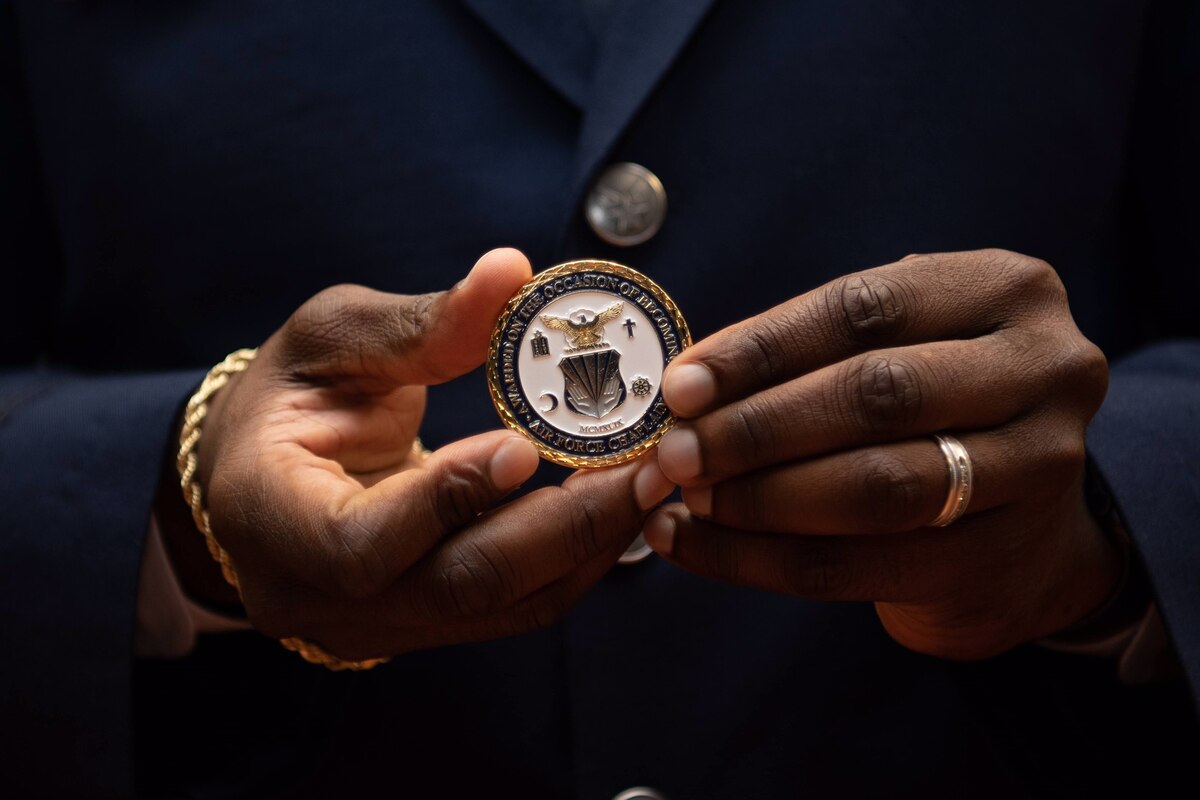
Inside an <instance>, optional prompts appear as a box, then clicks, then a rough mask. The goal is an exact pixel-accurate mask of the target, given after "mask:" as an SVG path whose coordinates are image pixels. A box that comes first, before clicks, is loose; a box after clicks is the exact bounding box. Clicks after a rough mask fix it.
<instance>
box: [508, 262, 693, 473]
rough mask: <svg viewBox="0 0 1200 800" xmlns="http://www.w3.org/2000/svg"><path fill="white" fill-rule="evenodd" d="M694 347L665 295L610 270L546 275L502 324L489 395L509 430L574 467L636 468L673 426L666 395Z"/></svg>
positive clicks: (581, 268)
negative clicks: (671, 372)
mask: <svg viewBox="0 0 1200 800" xmlns="http://www.w3.org/2000/svg"><path fill="white" fill-rule="evenodd" d="M691 343H692V339H691V334H690V333H689V332H688V327H687V323H685V322H684V320H683V315H682V314H680V312H679V309H678V307H676V305H675V303H674V302H673V301H672V300H671V298H670V297H668V296H667V294H666V292H664V291H663V290H662V288H661V287H659V285H658V284H656V283H655V282H654V281H652V280H650V279H649V278H647V277H646V276H645V275H643V274H641V273H640V272H638V271H636V270H634V269H631V268H629V267H626V266H623V265H621V264H615V263H613V262H611V261H572V262H569V263H567V264H560V265H559V266H556V267H551V268H550V269H548V270H545V271H544V272H541V273H538V274H537V275H535V276H534V278H533V280H531V281H530V282H529V283H527V284H526V285H525V286H524V287H522V289H521V291H519V292H518V293H517V295H516V296H515V297H513V299H512V300H510V301H509V303H508V305H507V306H506V307H505V309H504V313H503V314H501V316H500V319H499V320H498V321H497V323H496V330H495V335H494V336H493V338H492V347H491V352H490V354H489V358H488V387H489V389H490V390H491V394H492V401H493V402H494V403H495V405H496V410H497V411H498V412H499V413H500V418H501V419H502V420H504V423H505V424H506V425H507V426H508V427H510V428H512V429H514V430H517V431H520V432H521V433H523V434H524V435H526V436H528V437H529V438H530V439H531V440H532V441H533V443H534V444H535V445H537V448H538V450H539V452H541V454H542V457H543V458H546V459H549V460H550V461H553V462H555V463H558V464H564V465H566V466H569V467H576V468H580V467H605V466H610V465H613V464H620V463H622V462H625V461H629V460H631V459H634V458H637V457H638V456H639V455H641V454H642V453H645V452H646V451H648V450H650V449H651V448H653V447H654V446H655V445H657V444H658V442H659V440H660V439H661V438H662V436H663V434H664V433H666V432H667V430H668V429H669V428H670V427H671V426H672V425H673V424H674V422H675V420H674V418H673V417H672V416H671V412H670V411H669V410H668V409H667V406H666V404H665V403H664V402H663V399H662V393H661V392H660V391H659V388H658V387H659V385H660V384H661V383H662V374H663V370H664V369H666V366H667V364H669V363H671V361H672V360H673V359H674V358H675V357H676V356H678V355H679V354H680V353H681V352H683V349H684V348H685V347H688V346H689V345H690V344H691Z"/></svg>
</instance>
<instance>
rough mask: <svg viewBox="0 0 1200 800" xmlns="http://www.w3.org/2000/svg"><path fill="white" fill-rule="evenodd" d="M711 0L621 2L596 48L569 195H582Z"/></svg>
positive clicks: (712, 0) (690, 34)
mask: <svg viewBox="0 0 1200 800" xmlns="http://www.w3.org/2000/svg"><path fill="white" fill-rule="evenodd" d="M566 1H567V2H570V1H571V0H566ZM575 2H576V3H578V0H575ZM713 2H714V0H644V1H642V0H633V1H632V2H622V3H621V8H620V10H619V11H618V12H617V18H616V19H614V21H613V23H614V24H613V25H611V26H610V28H609V32H608V35H607V36H606V37H605V40H604V41H603V42H602V43H601V49H600V52H599V54H598V60H597V63H596V67H595V73H594V77H593V79H592V85H591V97H590V100H589V102H588V104H587V107H586V111H585V114H584V121H583V130H582V132H581V134H580V139H579V151H578V157H577V160H576V171H575V175H574V176H573V178H574V182H573V189H574V194H573V196H574V197H579V196H581V194H582V193H583V191H584V188H585V187H586V184H587V181H588V180H589V179H590V177H591V175H592V173H593V172H594V171H595V169H596V167H597V166H598V165H599V163H600V162H601V160H602V159H604V158H605V156H607V155H608V153H609V151H610V150H611V149H612V147H613V145H614V144H615V143H616V140H617V138H618V137H620V135H621V134H622V133H623V132H624V130H625V128H626V127H627V126H628V125H629V122H630V120H632V119H633V116H634V115H635V114H636V113H637V111H638V109H639V108H641V106H642V104H643V103H644V102H645V101H646V98H647V97H649V96H650V93H651V91H653V89H654V87H655V86H657V85H658V83H659V81H660V80H662V77H663V76H664V75H665V74H666V72H667V70H668V69H670V67H671V64H672V63H673V62H674V61H675V58H676V57H677V56H678V55H679V53H680V51H681V50H682V49H683V46H684V45H685V44H686V43H687V41H688V39H689V38H691V36H692V34H693V33H694V32H695V30H696V28H697V27H698V26H699V24H700V22H701V20H703V19H704V15H705V14H706V13H707V12H708V10H709V8H710V7H711V6H712V4H713Z"/></svg>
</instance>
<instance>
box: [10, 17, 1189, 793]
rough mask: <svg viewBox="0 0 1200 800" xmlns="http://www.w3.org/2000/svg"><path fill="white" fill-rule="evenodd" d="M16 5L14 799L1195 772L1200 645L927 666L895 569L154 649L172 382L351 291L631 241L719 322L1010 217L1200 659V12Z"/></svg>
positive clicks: (666, 574)
mask: <svg viewBox="0 0 1200 800" xmlns="http://www.w3.org/2000/svg"><path fill="white" fill-rule="evenodd" d="M0 10H2V13H0V166H2V167H3V169H4V172H3V175H2V179H3V180H2V183H0V203H2V204H3V211H4V212H5V213H3V214H2V215H0V226H2V227H0V231H2V232H3V236H0V270H2V280H3V284H2V285H0V370H2V371H3V373H2V375H0V418H2V421H0V537H2V538H0V543H2V545H0V546H2V549H0V564H2V566H0V570H2V572H0V574H2V575H3V579H2V581H0V652H3V653H4V654H5V658H4V659H3V661H2V663H0V702H2V703H3V708H2V712H3V717H2V719H3V723H4V734H3V740H2V745H3V747H2V749H0V752H2V753H3V757H2V758H0V772H2V775H0V785H3V786H4V787H5V793H6V795H10V796H16V797H34V796H39V795H42V796H54V797H99V796H127V795H128V794H129V792H130V791H131V788H130V787H131V785H132V784H131V781H132V780H133V779H134V776H135V775H136V780H137V784H138V787H139V789H140V793H141V794H142V795H144V796H150V797H198V798H225V797H254V798H262V797H288V798H297V797H318V796H319V797H338V796H355V795H357V794H365V793H368V792H370V793H372V794H378V793H380V792H387V793H388V794H392V795H400V796H424V795H435V796H445V797H462V796H469V797H485V796H498V797H512V796H521V797H581V798H587V799H588V800H591V799H592V798H597V799H598V798H608V797H612V796H613V795H615V794H616V793H617V792H618V791H620V790H621V789H623V788H626V787H628V786H632V785H637V784H650V785H652V786H655V787H656V788H658V789H659V790H660V791H662V792H663V793H664V794H666V795H667V796H668V797H670V798H672V800H679V799H680V798H757V797H794V796H796V795H800V794H808V793H812V794H839V795H845V796H892V795H909V796H924V797H936V796H945V797H958V796H963V795H967V794H969V795H972V796H998V797H1014V796H1045V795H1049V794H1062V793H1067V794H1075V793H1080V792H1101V791H1124V792H1133V791H1140V792H1142V793H1145V792H1147V791H1148V790H1154V791H1153V792H1151V793H1158V794H1162V793H1165V791H1166V790H1167V789H1172V788H1173V789H1177V790H1179V791H1191V792H1192V793H1195V791H1196V790H1197V788H1198V786H1197V784H1198V783H1200V771H1198V770H1197V769H1196V757H1197V730H1196V719H1195V710H1194V707H1193V705H1192V702H1191V700H1190V698H1189V693H1188V688H1187V686H1186V684H1184V683H1183V682H1175V683H1167V684H1163V685H1159V686H1153V687H1125V686H1121V685H1120V684H1119V683H1118V681H1117V680H1116V677H1115V674H1114V668H1113V665H1112V664H1111V663H1108V662H1104V661H1092V660H1088V659H1084V658H1078V657H1071V656H1064V655H1059V654H1054V653H1050V652H1045V651H1042V650H1039V649H1037V648H1035V647H1025V648H1019V649H1018V650H1016V651H1014V652H1012V653H1009V654H1006V655H1004V656H1001V657H999V658H996V659H992V660H989V661H987V662H985V663H980V664H951V663H946V662H941V661H937V660H934V659H930V658H926V657H922V656H918V655H915V654H912V653H909V652H907V651H905V650H904V649H902V648H901V647H899V646H898V645H896V644H894V643H893V642H892V641H891V640H890V639H888V638H887V636H886V635H885V634H884V632H883V631H882V630H881V628H880V626H879V625H878V623H877V621H876V619H875V617H874V613H873V611H872V609H871V608H870V607H869V606H862V605H849V604H846V605H840V604H819V603H811V602H803V601H799V600H796V599H793V598H788V597H782V596H777V595H772V594H767V593H761V592H753V591H749V590H744V589H738V588H734V587H728V586H722V585H715V584H712V583H707V582H703V581H700V580H698V579H696V578H694V577H692V576H689V575H686V574H683V573H681V572H679V571H678V570H675V569H672V568H671V567H669V566H668V565H666V564H664V563H662V562H660V561H657V560H655V559H651V560H649V561H647V562H644V563H642V564H640V565H637V566H632V567H623V568H618V569H615V570H614V571H613V572H612V574H611V575H610V576H608V577H607V578H605V580H604V581H602V582H601V584H600V585H599V586H598V587H597V588H596V590H594V591H593V592H592V593H591V594H589V595H588V596H587V597H586V598H585V599H584V601H583V602H582V604H581V605H580V607H579V608H577V609H576V610H575V611H574V612H573V613H572V614H571V615H570V616H569V617H568V618H567V620H566V621H565V622H563V623H562V624H560V625H558V626H556V627H554V628H552V629H550V630H548V631H545V632H542V633H539V634H536V635H530V636H525V637H518V638H515V639H511V640H508V641H503V642H495V643H489V644H481V645H471V646H462V647H455V648H447V649H443V650H437V651H433V652H427V653H418V654H413V655H410V656H405V657H404V658H401V659H397V660H396V661H395V662H393V663H392V664H389V665H388V666H386V667H383V668H380V669H378V670H375V671H373V672H371V673H367V674H362V675H345V674H331V673H326V672H324V671H322V670H319V669H315V668H311V667H309V666H308V665H306V664H304V663H302V662H300V661H299V660H298V659H296V658H295V656H294V655H292V654H289V653H286V652H284V651H282V649H281V648H279V647H278V645H277V644H275V643H273V642H270V641H267V640H265V639H263V638H261V637H259V636H257V635H255V634H237V635H229V636H224V637H213V638H211V639H207V640H205V641H204V642H203V643H202V645H201V647H200V649H199V651H198V652H197V653H196V654H195V655H194V656H193V657H190V658H188V659H184V660H181V661H177V662H145V663H138V664H135V665H133V666H132V667H131V651H132V645H131V638H132V624H133V622H132V621H133V615H134V602H135V592H136V581H137V566H138V563H139V558H140V553H139V549H140V542H141V539H142V537H143V535H144V532H145V526H146V520H147V516H148V513H149V507H150V497H151V494H152V492H153V488H154V481H155V480H156V476H157V474H158V470H159V466H160V464H161V459H162V457H163V454H164V453H165V452H166V450H167V447H168V441H167V439H168V435H169V430H170V426H171V421H172V418H173V416H174V415H175V413H176V412H177V410H178V407H179V404H180V403H181V402H182V401H183V399H184V397H185V396H186V395H187V393H188V391H189V390H190V388H191V386H193V385H194V384H195V382H196V381H197V380H198V378H199V375H200V372H199V369H200V368H203V367H204V366H206V365H209V364H211V363H213V362H215V361H217V360H218V359H220V358H221V357H222V356H223V355H224V354H225V353H226V352H229V351H231V350H233V349H235V348H237V347H241V346H247V345H253V344H256V343H259V342H261V341H262V340H263V339H264V338H265V337H266V336H267V335H269V334H270V332H271V331H272V330H273V329H275V328H276V327H277V326H278V325H279V324H280V323H281V322H282V321H283V320H284V319H285V318H286V316H287V315H288V313H289V312H290V311H291V310H292V309H294V308H295V307H296V306H297V305H298V304H299V303H300V302H302V301H303V300H304V299H305V298H306V297H308V296H309V295H311V294H312V293H314V292H315V291H317V290H319V289H321V288H323V287H325V286H327V285H330V284H333V283H338V282H346V281H351V282H359V283H365V284H368V285H372V286H375V287H378V288H381V289H388V290H393V291H404V292H421V291H428V290H433V289H439V288H444V287H445V286H448V285H449V284H451V283H452V282H453V281H455V280H457V279H458V278H460V277H461V276H462V275H463V274H464V273H465V271H466V269H467V268H468V267H469V266H470V264H471V263H473V261H474V259H475V258H476V257H477V256H478V255H479V254H480V253H482V252H483V251H485V250H487V249H489V248H491V247H494V246H499V245H504V244H509V245H515V246H517V247H520V248H522V249H524V250H525V251H526V252H527V253H529V254H530V256H531V257H532V259H533V260H534V263H535V264H536V265H537V266H539V267H543V266H548V265H550V264H552V263H555V262H557V261H561V260H566V259H567V258H572V257H583V256H591V257H608V258H615V259H617V260H621V261H625V262H627V263H630V264H632V265H633V266H635V267H637V268H638V269H641V270H643V271H645V272H646V273H647V274H649V275H650V276H651V277H653V278H654V279H655V280H657V281H659V282H660V283H661V284H662V285H664V286H665V287H666V288H667V289H668V290H669V291H670V292H671V294H672V295H673V296H674V297H675V299H676V300H677V301H678V302H679V304H680V306H681V307H682V309H683V311H684V313H685V314H686V316H687V318H688V320H689V322H690V323H691V325H692V327H693V330H694V332H695V333H696V334H698V335H700V336H703V335H705V334H708V333H711V332H712V331H714V330H717V329H718V328H720V327H722V326H724V325H727V324H729V323H730V322H732V321H734V320H737V319H740V318H743V317H745V316H747V315H750V314H753V313H756V312H758V311H761V310H762V309H764V308H766V307H767V306H769V305H772V304H774V303H776V302H779V301H781V300H783V299H785V298H788V297H790V296H793V295H795V294H797V293H800V292H802V291H804V290H806V289H809V288H812V287H813V286H816V285H818V284H819V283H821V282H823V281H825V280H828V279H830V278H833V277H836V276H838V275H841V274H844V273H846V272H848V271H851V270H854V269H858V268H862V267H867V266H872V265H875V264H879V263H883V262H886V261H889V260H893V259H895V258H898V257H900V256H903V255H905V254H907V253H910V252H928V251H939V250H950V249H971V248H978V247H987V246H999V247H1006V248H1009V249H1013V250H1018V251H1022V252H1026V253H1029V254H1032V255H1036V256H1039V257H1042V258H1045V259H1047V260H1048V261H1050V262H1051V263H1052V264H1053V265H1054V266H1055V267H1056V268H1057V269H1058V270H1059V273H1060V274H1061V275H1062V277H1063V280H1064V281H1065V283H1066V284H1067V287H1068V289H1069V291H1070V295H1071V302H1072V309H1073V311H1074V314H1075V316H1076V319H1077V321H1078V322H1079V324H1080V326H1081V327H1082V328H1083V330H1084V332H1085V333H1086V334H1087V335H1088V336H1089V337H1091V338H1092V339H1093V340H1094V341H1096V342H1097V343H1098V344H1099V345H1100V346H1101V347H1102V348H1103V349H1104V350H1105V352H1106V353H1107V354H1108V355H1109V356H1110V358H1112V359H1113V360H1114V363H1115V364H1116V368H1115V372H1114V379H1113V386H1112V391H1111V394H1110V398H1109V400H1108V402H1107V403H1106V405H1105V407H1104V408H1103V409H1102V410H1101V413H1100V415H1099V416H1098V417H1097V420H1096V423H1095V425H1094V426H1093V432H1092V443H1091V446H1092V450H1093V456H1094V458H1095V460H1096V462H1097V464H1098V465H1099V467H1100V469H1101V471H1102V472H1103V475H1104V477H1105V478H1106V480H1107V482H1108V483H1109V484H1110V485H1111V487H1112V490H1113V494H1114V497H1115V499H1116V502H1117V504H1118V506H1119V507H1120V509H1121V510H1122V512H1123V514H1124V515H1125V516H1126V518H1127V521H1128V523H1129V527H1130V531H1131V534H1132V536H1133V538H1134V540H1135V544H1136V546H1137V548H1138V550H1139V552H1140V553H1141V554H1142V556H1143V557H1144V559H1145V561H1146V564H1147V567H1148V569H1149V572H1150V574H1151V578H1152V581H1153V583H1154V590H1155V592H1156V595H1157V597H1158V598H1159V600H1160V602H1161V605H1162V610H1163V612H1164V614H1165V616H1166V620H1167V624H1168V626H1169V627H1170V630H1171V633H1172V635H1173V637H1174V639H1175V643H1176V645H1177V647H1178V650H1179V654H1180V658H1181V660H1182V662H1183V664H1184V665H1185V667H1186V669H1187V670H1188V673H1189V674H1190V675H1191V678H1192V681H1193V682H1195V681H1196V680H1197V678H1198V669H1200V667H1198V664H1200V627H1198V626H1197V620H1198V618H1200V588H1198V585H1200V581H1198V580H1197V577H1196V576H1198V575H1200V550H1198V548H1197V542H1198V541H1200V536H1198V535H1197V531H1196V519H1197V518H1198V517H1200V488H1198V486H1197V483H1198V481H1197V471H1196V466H1195V454H1196V452H1197V445H1198V444H1200V442H1198V441H1197V440H1198V438H1200V433H1198V430H1200V423H1198V421H1197V419H1196V409H1197V407H1200V366H1198V361H1200V355H1198V353H1200V344H1198V343H1197V340H1196V339H1195V338H1191V339H1188V338H1187V337H1196V336H1197V334H1198V333H1200V330H1198V328H1197V323H1196V318H1195V314H1194V311H1193V307H1194V303H1195V297H1196V296H1197V290H1198V289H1200V286H1198V285H1197V284H1198V282H1200V278H1198V277H1197V276H1200V269H1198V267H1200V265H1198V264H1197V257H1196V255H1195V252H1194V250H1193V249H1192V246H1193V244H1194V242H1193V239H1194V237H1193V236H1192V232H1193V231H1194V222H1195V219H1196V218H1197V212H1198V211H1200V208H1198V207H1197V205H1198V204H1197V200H1196V193H1195V187H1196V186H1197V182H1196V177H1197V173H1196V163H1197V156H1196V152H1197V148H1196V142H1197V141H1200V125H1198V124H1197V109H1198V108H1200V102H1198V101H1197V98H1196V94H1195V93H1196V91H1197V86H1200V80H1198V78H1197V74H1196V58H1197V52H1200V50H1198V47H1197V45H1198V43H1200V33H1198V32H1197V28H1196V24H1197V13H1198V12H1197V7H1196V5H1195V4H1194V3H1188V2H1183V1H1182V0H1181V1H1180V2H1163V3H1150V2H1135V1H1133V0H1108V1H1107V2H1096V0H1062V2H1056V3H1044V2H1035V1H1034V0H1015V1H1014V2H1007V3H1002V4H986V5H985V4H947V3H941V4H921V3H908V2H902V3H897V2H890V0H889V1H885V0H870V1H864V2H856V3H844V2H838V1H837V0H805V2H794V1H793V0H777V1H776V2H766V1H764V2H757V3H734V2H712V0H690V1H688V0H663V1H662V2H653V3H651V2H647V3H620V4H617V5H616V6H615V7H614V9H613V16H612V18H611V19H612V24H611V29H610V30H609V32H608V35H607V36H606V37H604V38H603V39H597V38H596V37H595V36H593V35H592V33H591V31H590V29H589V27H588V25H587V21H586V19H585V18H584V17H583V15H582V11H581V10H580V7H579V5H578V4H577V3H562V4H550V3H540V2H539V3H520V2H502V1H501V0H457V1H456V0H438V1H437V2H435V1H434V0H413V1H412V2H402V3H398V2H394V0H392V1H389V2H384V1H383V0H379V1H376V0H370V1H368V2H361V3H353V4H333V3H317V2H313V1H312V0H291V1H290V2H283V1H282V0H274V1H272V2H268V1H267V0H260V1H259V2H245V1H244V0H188V1H187V2H161V3H146V2H133V0H98V2H53V3H48V2H44V1H43V0H27V1H26V0H17V1H16V2H12V1H11V0H9V1H8V2H2V3H0ZM622 160H629V161H636V162H638V163H641V164H644V165H646V166H647V167H649V168H650V169H651V170H653V171H654V172H655V173H656V174H657V175H658V176H659V177H660V178H661V179H662V181H663V183H664V185H665V187H666V191H667V193H668V197H669V210H668V216H667V219H666V223H665V225H664V227H663V229H662V231H661V232H660V233H659V234H658V235H657V236H655V237H654V238H653V239H652V240H650V241H649V242H647V243H645V244H643V245H640V246H638V247H636V248H633V249H629V250H619V249H615V248H612V247H609V246H607V245H604V244H603V243H601V242H600V241H599V240H598V239H596V238H595V237H594V236H593V235H592V234H591V232H590V230H589V229H588V227H587V224H586V222H585V220H584V219H583V216H582V214H581V213H580V202H581V199H582V196H583V193H584V192H585V190H586V187H587V185H588V182H589V180H590V179H591V178H592V176H593V175H594V174H595V172H596V170H597V169H598V168H600V167H602V166H603V165H604V164H606V163H610V162H612V161H622ZM1168 339H1170V340H1171V341H1167V340H1168ZM180 370H182V371H180ZM431 394H432V402H431V403H430V406H429V416H428V419H427V420H426V422H425V424H424V426H423V437H424V438H425V439H426V441H427V442H429V443H430V444H433V445H437V444H440V443H443V442H445V441H448V440H450V439H452V438H457V437H460V436H462V435H464V434H468V433H472V432H476V431H479V430H482V429H485V428H489V427H495V426H496V425H497V420H496V417H495V412H494V410H493V409H492V407H491V404H490V402H489V400H488V395H487V392H486V389H485V386H484V383H483V380H482V378H481V376H480V375H479V374H478V373H476V374H474V375H472V376H469V377H468V378H466V379H464V380H462V381H459V382H456V383H454V384H451V385H449V386H445V387H439V388H437V389H435V390H433V391H432V393H431ZM545 477H546V479H549V478H550V475H549V473H548V474H547V476H545ZM131 687H132V692H131V691H130V689H131ZM130 708H132V716H130V714H129V713H128V709H130ZM131 754H132V756H133V758H132V759H130V757H129V756H130V755H131Z"/></svg>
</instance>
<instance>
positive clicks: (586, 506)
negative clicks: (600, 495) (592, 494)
mask: <svg viewBox="0 0 1200 800" xmlns="http://www.w3.org/2000/svg"><path fill="white" fill-rule="evenodd" d="M569 508H570V516H569V518H568V524H567V529H566V534H567V536H566V541H565V544H566V547H567V557H568V558H569V559H570V561H571V563H573V564H576V565H580V564H586V563H587V562H589V561H591V560H592V559H594V558H597V557H599V556H600V554H601V553H603V552H604V551H605V549H606V547H605V545H606V544H607V541H606V539H607V537H606V536H605V533H606V532H607V531H608V530H609V529H610V528H611V527H612V525H613V520H614V518H613V517H612V516H611V514H609V513H607V512H606V510H605V509H604V508H602V507H601V506H600V505H599V504H598V503H597V502H596V501H594V500H592V499H590V498H588V497H575V498H572V499H571V501H570V503H569Z"/></svg>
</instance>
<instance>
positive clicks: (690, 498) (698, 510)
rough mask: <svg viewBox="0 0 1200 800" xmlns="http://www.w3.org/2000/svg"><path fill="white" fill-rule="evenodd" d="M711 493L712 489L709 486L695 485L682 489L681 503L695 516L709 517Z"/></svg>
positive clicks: (710, 514) (710, 512)
mask: <svg viewBox="0 0 1200 800" xmlns="http://www.w3.org/2000/svg"><path fill="white" fill-rule="evenodd" d="M712 495H713V490H712V487H711V486H697V487H695V488H693V489H684V490H683V504H684V505H685V506H687V507H688V511H690V512H692V513H693V514H695V515H696V516H697V517H711V516H712Z"/></svg>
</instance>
